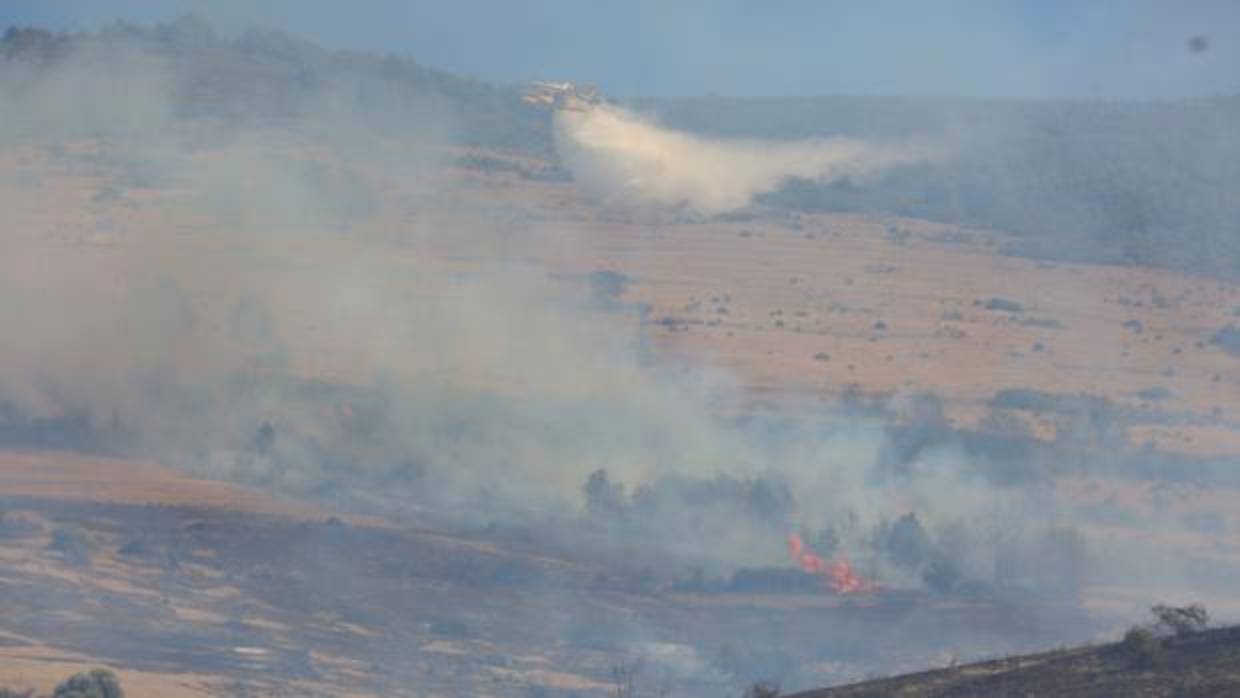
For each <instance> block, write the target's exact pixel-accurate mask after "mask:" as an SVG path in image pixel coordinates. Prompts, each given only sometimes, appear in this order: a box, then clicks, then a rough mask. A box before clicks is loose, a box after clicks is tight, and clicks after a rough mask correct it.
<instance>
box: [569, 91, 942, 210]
mask: <svg viewBox="0 0 1240 698" xmlns="http://www.w3.org/2000/svg"><path fill="white" fill-rule="evenodd" d="M555 129H556V130H555V137H556V141H555V142H556V147H557V150H558V152H559V154H560V157H561V158H562V159H563V160H564V161H565V163H566V164H567V165H568V167H569V169H570V170H571V171H572V173H573V176H574V178H575V179H576V180H577V182H578V183H579V184H580V185H581V186H582V187H583V188H585V190H586V191H587V192H589V193H590V194H591V195H593V196H594V197H596V198H597V199H599V200H600V201H602V202H603V203H604V205H606V206H609V207H614V208H626V209H633V208H636V209H645V210H649V209H656V210H666V209H671V210H677V211H686V212H689V213H694V214H698V215H703V216H711V215H717V214H721V213H727V212H729V211H733V210H736V209H739V208H743V207H745V206H747V205H749V203H750V202H751V201H752V200H753V197H754V196H755V195H757V194H761V193H764V192H769V191H772V190H774V189H777V188H778V187H779V186H780V185H781V184H783V183H785V182H787V181H788V180H790V179H793V178H799V179H812V180H819V181H825V182H830V181H836V180H841V179H844V178H848V179H850V180H865V179H868V178H873V177H877V176H879V175H881V174H882V173H884V172H886V171H887V170H889V169H891V168H893V167H896V166H898V165H903V164H909V163H916V162H920V161H924V160H927V159H931V158H935V157H938V153H937V151H936V150H935V149H933V148H931V147H928V146H925V145H916V144H902V145H891V144H879V143H870V142H866V141H861V140H854V139H848V138H826V139H814V140H806V141H790V142H762V141H752V140H712V139H706V138H701V137H698V136H694V135H690V134H687V133H681V132H677V131H672V130H669V129H666V128H663V127H661V126H659V125H658V124H656V123H654V122H652V121H650V120H648V119H646V118H644V117H642V116H640V115H638V114H635V113H633V112H631V111H628V110H626V109H623V108H620V107H617V106H613V105H608V104H603V105H598V106H596V107H594V108H592V109H589V110H586V111H574V110H561V111H558V112H557V113H556V119H555Z"/></svg>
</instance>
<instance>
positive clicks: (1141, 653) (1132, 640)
mask: <svg viewBox="0 0 1240 698" xmlns="http://www.w3.org/2000/svg"><path fill="white" fill-rule="evenodd" d="M1121 645H1122V647H1123V648H1124V651H1125V652H1127V653H1128V656H1129V657H1131V659H1132V664H1133V666H1134V667H1136V668H1138V669H1153V668H1155V667H1157V666H1158V665H1159V664H1161V663H1162V641H1161V640H1159V639H1158V637H1156V636H1155V635H1154V633H1153V632H1152V631H1150V629H1149V628H1142V627H1141V626H1139V625H1134V626H1133V627H1131V628H1129V629H1128V632H1126V633H1124V641H1123V642H1122V643H1121Z"/></svg>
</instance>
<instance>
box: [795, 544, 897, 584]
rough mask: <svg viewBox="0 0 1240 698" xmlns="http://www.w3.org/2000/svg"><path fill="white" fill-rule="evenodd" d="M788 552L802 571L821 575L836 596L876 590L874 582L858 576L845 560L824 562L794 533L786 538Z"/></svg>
mask: <svg viewBox="0 0 1240 698" xmlns="http://www.w3.org/2000/svg"><path fill="white" fill-rule="evenodd" d="M788 552H790V553H792V559H794V560H796V563H797V565H798V566H800V568H801V569H802V570H804V571H805V572H808V573H809V574H816V575H821V576H822V577H823V578H824V579H826V580H827V583H829V584H830V585H831V589H832V590H834V591H835V592H836V593H837V594H855V593H858V592H864V591H874V590H876V589H877V588H878V585H876V584H875V583H874V582H871V581H870V580H868V579H863V578H862V577H861V576H860V575H858V574H857V572H856V570H854V569H853V568H852V565H850V564H848V561H847V560H842V559H841V560H835V561H831V560H824V559H823V558H822V557H821V556H819V555H818V554H816V553H815V552H814V551H812V550H810V549H809V548H808V547H806V545H805V542H804V541H802V540H801V537H800V536H798V535H797V534H795V533H793V534H792V535H790V536H788Z"/></svg>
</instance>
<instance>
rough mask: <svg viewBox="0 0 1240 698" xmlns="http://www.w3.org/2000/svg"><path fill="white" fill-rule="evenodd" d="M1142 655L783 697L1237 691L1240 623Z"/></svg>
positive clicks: (1011, 664) (1095, 697)
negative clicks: (1148, 655) (1151, 657)
mask: <svg viewBox="0 0 1240 698" xmlns="http://www.w3.org/2000/svg"><path fill="white" fill-rule="evenodd" d="M1145 656H1146V655H1139V654H1138V653H1136V652H1135V651H1134V650H1133V649H1132V648H1131V647H1129V646H1127V645H1125V644H1124V643H1114V644H1107V645H1098V646H1093V647H1085V648H1080V649H1070V650H1056V651H1054V652H1045V653H1042V654H1033V655H1027V656H1019V657H1006V658H1004V659H998V660H994V661H989V662H980V663H977V664H964V665H961V666H956V667H951V668H949V669H940V670H936V671H927V672H920V673H917V674H909V675H907V676H897V677H894V678H890V679H877V680H873V681H865V682H862V683H857V684H852V685H848V686H841V687H838V688H828V689H822V690H817V691H806V692H804V693H795V694H792V695H790V696H789V697H788V698H878V697H879V696H901V697H902V698H931V697H933V698H974V697H976V698H989V697H990V696H999V695H1003V696H1057V697H1058V698H1078V697H1079V698H1107V697H1110V696H1114V697H1115V698H1120V697H1121V696H1124V697H1127V696H1148V697H1150V698H1154V697H1157V696H1168V697H1170V696H1176V697H1177V698H1194V697H1198V696H1200V697H1202V698H1204V697H1205V696H1212V697H1213V696H1218V697H1221V696H1237V695H1240V669H1238V666H1240V665H1238V663H1237V660H1240V628H1237V627H1230V628H1218V629H1214V630H1207V631H1204V632H1201V633H1197V634H1193V635H1189V636H1185V637H1169V638H1165V639H1163V640H1162V641H1161V648H1160V649H1159V650H1157V652H1156V654H1155V655H1154V656H1155V657H1156V659H1155V660H1149V659H1145V658H1143V657H1145Z"/></svg>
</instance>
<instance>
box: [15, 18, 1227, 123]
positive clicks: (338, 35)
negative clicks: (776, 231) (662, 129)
mask: <svg viewBox="0 0 1240 698" xmlns="http://www.w3.org/2000/svg"><path fill="white" fill-rule="evenodd" d="M189 12H192V13H195V14H197V15H200V16H203V17H205V18H207V19H209V20H210V21H211V22H212V23H213V25H214V26H215V27H216V28H217V29H218V30H220V31H223V32H226V33H228V32H239V31H242V30H244V29H245V28H248V27H251V26H260V27H277V28H279V29H281V30H284V31H288V32H290V33H293V34H296V35H299V36H303V37H305V38H307V39H310V40H313V41H316V42H319V43H321V44H323V45H324V46H327V47H331V48H339V49H354V50H364V51H373V52H380V53H394V54H398V55H403V56H408V57H411V58H413V59H415V60H417V61H418V62H420V63H422V64H424V65H427V66H432V67H435V68H440V69H443V70H447V71H451V72H455V73H460V74H464V75H468V76H471V77H475V78H479V79H483V80H487V81H492V82H500V83H519V82H524V81H526V80H530V79H535V78H548V79H569V80H576V81H591V82H595V83H597V84H598V85H599V86H600V87H601V88H602V89H603V90H604V91H605V92H607V93H610V94H613V95H622V96H645V97H668V96H693V95H706V94H720V95H728V96H736V97H785V96H807V95H827V94H851V95H924V96H963V97H983V98H1034V99H1053V98H1069V99H1174V98H1185V97H1205V96H1213V95H1221V94H1236V93H1240V71H1236V70H1234V67H1235V66H1236V65H1240V44H1238V42H1237V41H1236V39H1235V37H1234V36H1231V35H1227V34H1224V33H1220V30H1219V28H1220V27H1228V26H1237V25H1240V3H1236V2H1230V1H1227V0H1211V1H1208V2H1198V3H1193V4H1192V5H1191V6H1179V5H1176V6H1172V5H1167V4H1161V3H1156V2H1149V1H1142V2H1135V3H1126V4H1125V5H1123V6H1122V9H1121V8H1120V7H1119V6H1116V5H1114V4H1108V3H1101V2H1084V3H1078V2H1067V1H1065V0H1053V1H1051V2H1032V1H1027V0H1021V1H1019V2H1008V3H980V2H975V1H971V0H954V1H953V2H949V3H940V4H936V5H934V6H933V7H930V6H924V5H921V4H916V3H907V2H879V3H856V2H833V3H819V2H810V1H807V0H783V1H780V2H770V3H759V2H754V1H752V0H723V1H721V2H714V3H705V2H701V1H697V0H695V1H692V2H680V3H674V4H672V3H657V2H653V1H652V0H637V1H636V2H629V3H624V4H619V3H600V2H581V3H578V2H571V1H570V0H535V1H533V2H529V3H522V4H520V5H517V4H510V3H501V2H494V1H493V0H466V1H464V2H457V3H451V4H439V3H431V2H426V1H425V0H417V1H415V2H407V3H402V2H392V1H390V0H375V1H373V2H367V3H364V4H362V5H361V6H355V5H350V6H348V7H345V6H344V5H336V4H329V3H314V4H306V3H294V2H289V1H288V0H279V1H277V2H269V3H263V4H262V5H261V6H259V7H254V6H251V4H250V3H241V2H233V1H231V0H228V1H224V2H209V3H208V2H204V1H203V0H169V1H167V2H154V1H153V0H124V1H123V2H117V3H106V4H105V3H99V2H93V1H91V0H69V1H67V2H58V3H47V2H39V1H36V0H15V1H13V2H9V3H6V5H5V6H4V7H3V8H0V24H3V25H4V26H9V25H37V26H43V27H47V28H50V29H55V30H90V29H96V28H99V27H102V26H106V25H108V24H110V23H112V22H114V21H116V20H125V21H134V22H142V23H147V22H154V21H165V20H168V19H171V18H174V17H176V16H179V15H182V14H185V13H189Z"/></svg>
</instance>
